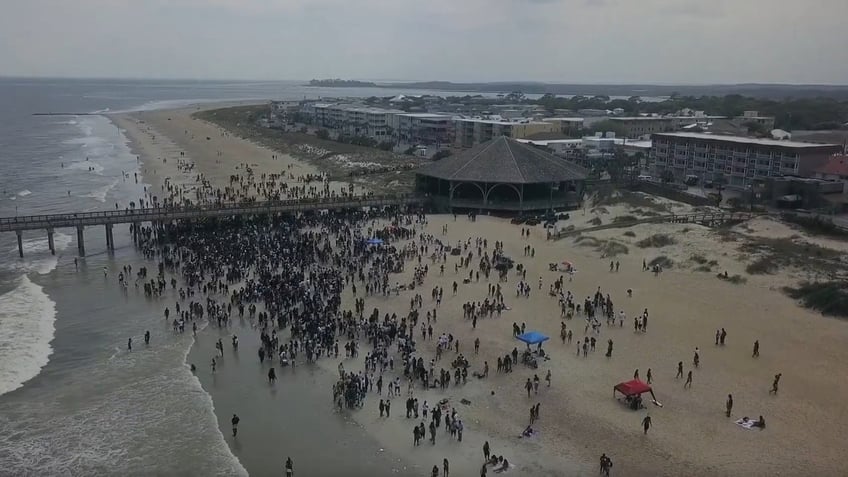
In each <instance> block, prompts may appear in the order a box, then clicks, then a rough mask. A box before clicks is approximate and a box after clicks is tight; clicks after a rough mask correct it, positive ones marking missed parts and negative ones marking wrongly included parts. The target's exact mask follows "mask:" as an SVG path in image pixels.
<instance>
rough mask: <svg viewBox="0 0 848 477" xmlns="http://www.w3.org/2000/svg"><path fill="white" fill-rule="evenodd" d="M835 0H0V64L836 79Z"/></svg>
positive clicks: (87, 73) (189, 73)
mask: <svg viewBox="0 0 848 477" xmlns="http://www.w3.org/2000/svg"><path fill="white" fill-rule="evenodd" d="M846 19H848V0H2V1H0V75H3V76H73V77H132V78H197V79H273V80H276V79H280V80H283V79H310V78H327V77H340V78H354V79H399V80H413V79H414V80H435V79H440V80H451V81H508V80H535V81H549V82H564V83H599V82H603V83H639V82H644V83H663V84H668V83H738V82H768V83H831V84H848V27H846Z"/></svg>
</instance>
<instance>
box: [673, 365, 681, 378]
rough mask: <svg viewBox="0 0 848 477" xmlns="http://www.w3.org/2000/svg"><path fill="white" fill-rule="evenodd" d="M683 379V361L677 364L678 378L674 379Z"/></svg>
mask: <svg viewBox="0 0 848 477" xmlns="http://www.w3.org/2000/svg"><path fill="white" fill-rule="evenodd" d="M682 377H683V361H678V362H677V376H675V377H674V379H680V378H682Z"/></svg>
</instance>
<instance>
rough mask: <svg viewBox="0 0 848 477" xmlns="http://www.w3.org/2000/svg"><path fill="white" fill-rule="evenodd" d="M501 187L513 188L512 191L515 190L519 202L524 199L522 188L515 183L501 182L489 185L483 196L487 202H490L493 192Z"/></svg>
mask: <svg viewBox="0 0 848 477" xmlns="http://www.w3.org/2000/svg"><path fill="white" fill-rule="evenodd" d="M499 187H502V188H507V189H512V191H513V192H515V200H517V201H518V202H519V203H520V202H521V201H522V198H523V195H524V194H523V193H522V192H521V189H519V188H518V187H516V186H515V184H508V183H499V184H492V185H491V186H490V187H487V190H486V193H485V195H484V196H483V199H484V200H485V202H486V203H489V197H491V195H492V192H493V191H494V190H495V189H497V188H499Z"/></svg>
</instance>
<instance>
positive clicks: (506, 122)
mask: <svg viewBox="0 0 848 477" xmlns="http://www.w3.org/2000/svg"><path fill="white" fill-rule="evenodd" d="M457 121H461V122H465V123H480V124H501V125H514V124H546V125H548V126H550V125H551V123H546V122H544V121H527V120H522V121H509V120H501V121H498V120H495V119H471V118H462V119H457Z"/></svg>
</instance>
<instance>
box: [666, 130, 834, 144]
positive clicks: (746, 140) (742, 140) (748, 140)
mask: <svg viewBox="0 0 848 477" xmlns="http://www.w3.org/2000/svg"><path fill="white" fill-rule="evenodd" d="M654 136H660V137H679V138H687V139H706V140H712V141H725V142H734V143H738V144H757V145H760V146H777V147H791V148H812V147H822V146H831V147H833V146H837V145H836V144H820V143H815V142H800V141H778V140H776V139H760V138H755V137H745V136H722V135H720V134H707V133H694V132H671V133H655V134H654ZM837 147H838V146H837Z"/></svg>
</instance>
